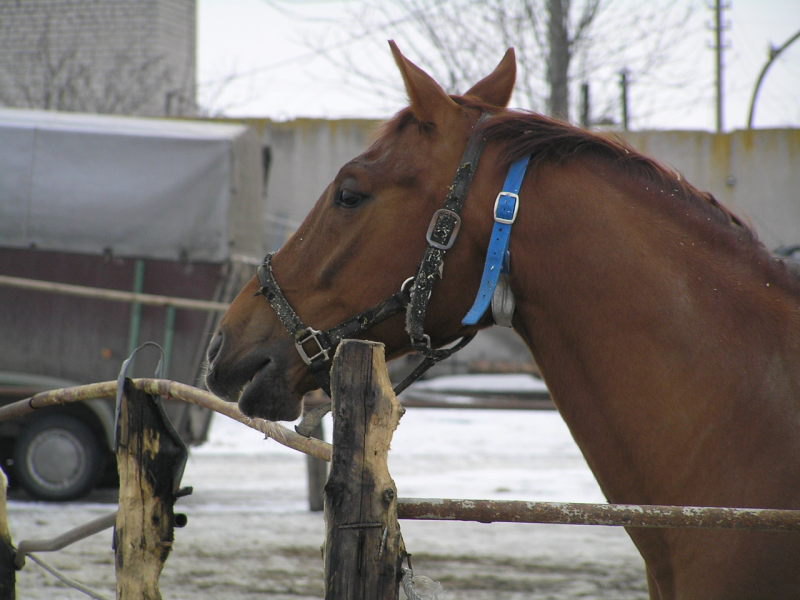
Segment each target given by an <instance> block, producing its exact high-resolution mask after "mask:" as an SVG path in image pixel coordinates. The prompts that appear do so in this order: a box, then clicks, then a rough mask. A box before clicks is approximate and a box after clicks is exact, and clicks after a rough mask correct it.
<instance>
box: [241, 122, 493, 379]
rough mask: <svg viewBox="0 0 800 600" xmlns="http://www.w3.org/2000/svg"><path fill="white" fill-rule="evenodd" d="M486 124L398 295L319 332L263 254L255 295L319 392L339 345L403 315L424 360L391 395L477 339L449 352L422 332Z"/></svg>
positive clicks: (472, 140) (471, 143)
mask: <svg viewBox="0 0 800 600" xmlns="http://www.w3.org/2000/svg"><path fill="white" fill-rule="evenodd" d="M488 118H489V114H488V113H484V114H482V115H481V117H480V118H479V119H478V121H477V123H476V125H475V127H474V129H473V132H472V134H471V135H470V138H469V140H468V141H467V146H466V148H465V150H464V154H463V156H462V157H461V163H460V165H459V167H458V170H457V171H456V174H455V177H454V179H453V183H452V184H451V185H450V188H449V191H448V194H447V197H446V198H445V202H444V206H443V207H442V208H440V209H438V210H437V211H436V212H435V213H434V214H433V217H432V218H431V221H430V225H429V226H428V231H427V234H426V236H425V237H426V239H427V241H428V247H427V248H426V249H425V254H424V255H423V257H422V260H421V261H420V264H419V267H418V269H417V274H416V276H415V277H413V278H409V279H407V280H406V281H404V282H403V284H402V285H401V286H400V290H399V291H398V292H396V293H395V294H393V295H392V296H390V297H389V298H387V299H386V300H384V301H383V302H381V303H379V304H378V305H376V306H374V307H372V308H370V309H367V310H365V311H364V312H362V313H359V314H357V315H355V316H353V317H350V318H349V319H346V320H345V321H343V322H341V323H340V324H339V325H336V326H335V327H332V328H331V329H328V330H325V331H321V330H318V329H314V328H313V327H310V326H308V325H306V324H305V323H304V322H303V321H302V319H301V318H300V317H299V316H298V315H297V313H296V312H295V310H294V309H293V308H292V306H291V305H290V304H289V302H288V300H287V299H286V297H285V296H284V294H283V291H282V290H281V288H280V286H279V285H278V282H277V281H276V280H275V275H274V273H273V272H272V256H273V253H270V254H267V256H266V257H265V258H264V262H263V263H262V264H261V266H259V267H258V281H259V283H260V284H261V288H260V289H259V291H258V292H256V294H257V295H263V296H264V297H265V298H266V299H267V301H268V302H269V304H270V306H271V307H272V309H273V310H274V311H275V314H276V315H277V316H278V319H279V320H280V322H281V323H282V324H283V326H284V327H285V328H286V330H287V331H288V332H289V334H290V335H291V336H292V337H293V339H294V343H295V348H296V349H297V353H298V354H299V355H300V358H301V359H302V360H303V362H304V363H305V364H306V365H308V368H309V370H310V371H311V373H312V374H313V375H314V377H315V378H316V380H317V383H318V384H319V385H320V387H321V388H322V389H323V390H325V392H326V393H328V394H329V395H330V366H331V363H332V361H333V354H334V352H335V351H336V347H337V346H338V345H339V342H341V341H342V340H343V339H345V338H349V337H354V336H356V335H358V334H360V333H363V332H364V331H366V330H368V329H370V328H371V327H373V326H374V325H376V324H378V323H380V322H382V321H385V320H386V319H388V318H390V317H392V316H394V315H396V314H398V313H400V312H403V311H405V312H406V331H407V332H408V335H409V337H410V340H411V347H412V348H413V349H414V350H416V351H418V352H420V353H422V354H423V356H424V358H423V360H422V362H421V363H420V364H419V365H418V366H417V367H416V368H415V369H414V370H413V371H412V372H411V373H410V374H409V375H408V376H407V377H406V378H405V379H404V380H403V381H401V382H400V383H399V384H398V385H397V386H395V389H394V392H395V394H399V393H400V392H401V391H403V390H404V389H405V388H406V387H408V386H409V385H410V384H411V383H413V382H414V381H416V380H417V379H419V378H420V377H421V376H422V375H423V373H425V371H427V370H428V369H430V368H431V367H432V366H433V365H435V364H436V363H437V362H439V361H441V360H444V359H445V358H447V357H449V356H450V355H451V354H453V353H454V352H457V351H458V350H460V349H461V348H463V347H464V346H466V345H467V344H468V343H469V342H470V341H472V339H473V338H474V337H475V333H471V334H467V335H465V336H463V337H462V338H460V339H459V340H458V341H457V342H456V343H455V344H454V345H452V346H450V347H447V348H433V347H431V340H430V337H429V336H428V335H427V334H426V333H425V332H424V326H425V316H426V314H427V311H428V304H429V302H430V298H431V294H432V293H433V284H434V282H435V280H436V279H438V278H441V276H442V269H443V267H444V257H445V255H446V254H447V251H448V250H449V249H450V248H452V246H453V244H454V243H455V241H456V237H457V236H458V231H459V228H460V227H461V210H462V208H463V206H464V200H465V198H466V196H467V191H468V190H469V186H470V184H471V183H472V178H473V176H474V175H475V172H476V171H477V169H478V161H479V160H480V156H481V153H482V152H483V147H484V143H485V140H484V139H483V138H482V137H481V136H480V135H478V134H477V132H478V131H479V128H478V125H480V124H481V123H483V122H484V121H485V120H486V119H488ZM409 284H410V285H409Z"/></svg>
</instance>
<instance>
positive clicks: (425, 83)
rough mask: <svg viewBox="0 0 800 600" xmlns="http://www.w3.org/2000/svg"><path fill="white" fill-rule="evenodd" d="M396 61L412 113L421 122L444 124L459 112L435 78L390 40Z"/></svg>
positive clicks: (456, 105)
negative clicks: (409, 58)
mask: <svg viewBox="0 0 800 600" xmlns="http://www.w3.org/2000/svg"><path fill="white" fill-rule="evenodd" d="M389 47H390V48H391V49H392V55H393V56H394V61H395V62H396V63H397V67H398V68H399V69H400V73H401V74H402V75H403V82H404V83H405V86H406V92H407V93H408V98H409V100H410V101H411V112H413V113H414V116H415V117H417V119H419V120H420V121H421V122H423V123H425V122H428V123H440V124H441V123H442V122H443V121H445V120H446V119H447V116H448V115H451V114H453V113H454V112H455V111H457V110H458V104H456V103H455V102H453V100H452V99H451V98H450V96H448V95H447V93H446V92H445V91H444V90H443V89H442V88H441V86H440V85H439V84H438V83H436V82H435V81H434V80H433V78H432V77H431V76H430V75H428V74H427V73H426V72H425V71H423V70H422V69H420V68H419V67H418V66H417V65H415V64H414V63H412V62H411V61H410V60H408V59H407V58H406V57H405V56H403V54H402V53H401V52H400V49H399V48H398V47H397V44H395V42H394V40H389Z"/></svg>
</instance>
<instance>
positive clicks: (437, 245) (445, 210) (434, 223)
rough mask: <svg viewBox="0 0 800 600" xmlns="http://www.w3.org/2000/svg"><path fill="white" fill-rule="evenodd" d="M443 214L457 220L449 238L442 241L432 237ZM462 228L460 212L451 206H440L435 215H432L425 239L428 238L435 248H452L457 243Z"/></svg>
mask: <svg viewBox="0 0 800 600" xmlns="http://www.w3.org/2000/svg"><path fill="white" fill-rule="evenodd" d="M443 216H448V217H450V218H451V219H453V220H455V224H454V225H453V231H451V232H450V235H449V236H448V237H447V239H446V240H445V241H444V243H442V242H437V241H435V240H433V239H432V237H431V236H432V235H433V233H434V232H435V231H436V226H437V225H438V223H439V218H440V217H443ZM459 229H461V217H460V216H459V215H458V213H456V212H453V211H452V210H450V209H449V208H440V209H439V210H437V211H436V212H435V213H433V217H431V222H430V224H429V225H428V232H427V233H426V234H425V239H426V240H428V244H430V245H431V246H433V247H434V248H438V249H439V250H450V248H452V247H453V244H455V243H456V238H457V237H458V230H459Z"/></svg>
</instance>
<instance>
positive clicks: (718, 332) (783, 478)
mask: <svg viewBox="0 0 800 600" xmlns="http://www.w3.org/2000/svg"><path fill="white" fill-rule="evenodd" d="M392 51H393V53H394V56H395V59H396V62H397V64H398V67H399V69H400V72H401V73H402V76H403V80H404V82H405V85H406V89H407V91H408V95H409V98H410V101H411V105H410V107H409V108H407V109H405V110H403V111H401V112H400V113H399V114H398V115H397V116H395V117H394V119H392V120H391V121H389V122H388V124H387V125H386V126H385V127H384V129H383V130H382V132H381V134H380V135H379V137H378V138H377V140H376V141H375V142H374V144H373V145H372V146H371V147H370V148H369V149H368V150H367V151H366V152H365V153H363V154H362V155H360V156H358V157H356V158H355V159H353V160H351V161H350V162H348V163H347V164H345V165H344V166H343V167H342V168H341V170H340V171H339V174H338V175H337V176H336V178H335V179H334V181H333V182H332V183H331V184H330V185H329V186H328V187H327V189H326V190H325V191H324V192H323V194H322V196H321V197H320V198H319V201H318V202H317V204H316V206H315V208H314V210H313V211H312V212H311V213H310V214H309V215H308V217H307V218H306V219H305V221H304V223H303V224H302V226H301V227H300V228H299V230H298V231H297V232H296V234H295V235H294V236H293V237H292V238H291V239H290V240H289V241H288V242H287V243H286V245H285V246H284V247H283V248H282V249H281V250H280V251H279V252H278V253H277V254H275V256H274V260H272V265H271V270H270V273H271V274H273V275H272V276H273V277H274V280H275V281H277V283H278V284H279V285H280V288H282V293H283V295H284V297H285V299H286V300H287V301H288V305H290V306H291V307H292V309H293V310H294V311H296V315H295V316H297V315H299V318H303V319H307V320H308V321H309V322H310V323H311V324H312V325H313V326H314V327H316V328H320V329H324V328H329V327H332V326H335V325H336V324H337V323H339V322H341V321H343V320H345V319H346V318H347V317H350V316H351V315H354V314H357V313H361V312H362V311H365V310H366V309H368V308H369V307H371V306H373V305H375V304H376V303H379V302H380V301H381V300H382V299H384V298H386V297H388V296H391V295H392V294H395V293H396V292H397V290H398V289H399V288H400V287H401V284H402V282H403V281H404V280H405V279H406V278H408V277H410V276H413V275H414V274H415V272H417V269H418V264H419V263H420V260H421V257H422V256H423V254H424V253H425V252H426V251H427V250H426V249H427V248H428V242H427V241H426V235H425V233H426V230H427V229H428V226H429V223H430V222H431V219H432V215H434V212H435V211H436V210H437V209H440V208H441V206H442V201H443V199H444V198H445V197H446V196H448V194H450V193H451V192H452V190H453V187H455V186H451V181H452V178H453V175H454V173H456V171H457V169H459V160H460V157H461V156H462V152H463V150H464V148H465V147H466V146H467V145H468V141H469V140H472V139H474V138H476V137H478V138H480V139H481V140H482V141H483V142H485V147H484V149H483V154H482V157H481V158H480V162H479V163H478V167H477V170H476V172H475V173H474V177H473V179H472V182H471V184H470V185H469V186H468V192H467V193H466V197H465V200H464V205H463V212H462V214H461V227H460V232H459V233H458V238H457V240H456V242H455V243H454V244H453V245H452V248H451V249H450V250H449V251H447V256H446V260H445V261H444V269H443V271H442V272H441V273H437V275H436V277H434V278H433V279H435V281H434V283H433V284H432V296H431V299H430V305H429V306H428V307H427V311H426V312H425V313H424V331H425V334H426V335H427V336H429V340H430V344H431V346H432V347H434V348H435V347H438V346H441V345H443V344H447V343H450V342H451V341H453V340H455V339H457V338H458V337H460V336H463V335H465V334H469V333H471V332H472V331H474V330H475V329H477V328H480V327H485V326H488V325H490V324H491V322H492V317H491V313H490V312H487V314H486V315H485V316H484V317H483V318H482V319H481V321H480V322H479V323H478V324H477V325H471V326H465V325H462V323H461V319H462V317H463V316H464V314H465V313H466V312H467V310H468V309H469V307H470V305H471V304H472V301H473V298H474V296H475V293H476V289H477V288H478V285H479V282H480V279H481V272H482V270H483V264H484V258H485V255H486V252H487V246H488V244H489V242H488V238H489V235H490V232H491V231H492V227H493V218H492V215H493V209H492V206H493V202H494V201H495V198H496V196H497V195H498V191H499V190H500V189H501V184H502V182H503V178H504V175H505V173H506V169H507V168H508V165H509V164H510V163H511V161H513V160H515V159H517V158H519V157H521V156H525V155H530V157H531V163H530V166H529V168H528V172H527V175H526V177H525V179H524V184H523V186H522V189H521V192H520V194H519V196H520V201H519V204H520V207H519V213H518V217H517V219H516V223H515V224H514V226H513V232H512V234H511V242H510V253H511V257H512V258H511V264H510V267H511V270H510V287H511V290H512V291H513V294H514V295H515V297H516V310H515V311H514V314H513V326H514V329H515V330H516V331H517V332H518V333H519V335H520V336H522V338H524V340H525V341H526V342H527V344H528V346H529V347H530V349H531V351H532V352H533V354H534V356H535V358H536V361H537V363H538V364H539V365H540V368H541V371H542V373H543V375H544V377H545V379H546V381H547V385H548V387H549V388H550V391H551V393H552V397H553V400H554V401H555V403H556V405H557V406H558V409H559V411H560V412H561V414H562V416H563V418H564V419H565V420H566V422H567V423H568V425H569V427H570V429H571V431H572V434H573V436H574V438H575V440H576V442H577V443H578V445H579V446H580V448H581V450H582V452H583V454H584V455H585V457H586V460H587V461H588V463H589V466H590V467H591V468H592V470H593V472H594V474H595V476H596V478H597V480H598V481H599V483H600V485H601V487H602V489H603V491H604V493H605V495H606V496H607V498H608V500H609V501H611V502H618V503H640V504H675V505H696V506H697V505H705V506H737V507H764V508H784V509H789V508H794V509H798V508H800V280H798V278H797V276H795V275H793V274H792V273H790V272H789V270H788V269H787V268H786V266H785V265H784V264H783V262H781V261H780V260H777V259H776V258H774V257H773V256H771V255H770V254H769V253H768V252H767V251H766V250H765V249H764V247H763V246H762V245H761V244H760V243H759V242H758V241H757V239H756V238H755V235H754V234H753V233H752V232H751V231H750V230H749V229H748V228H747V227H746V226H745V225H743V223H742V222H741V221H740V220H738V219H737V218H736V217H735V216H733V215H732V214H731V213H730V212H729V211H727V210H726V209H724V208H723V207H722V206H720V205H719V204H718V203H717V202H716V201H715V200H714V198H713V197H711V196H710V195H708V194H704V193H700V192H698V191H697V190H696V189H695V188H693V187H692V186H691V185H689V184H687V183H686V182H685V181H683V180H682V179H681V178H680V177H679V176H678V175H676V174H675V173H673V172H670V171H668V170H666V169H664V168H662V167H661V166H659V165H658V164H657V163H656V162H654V161H653V160H651V159H649V158H646V157H644V156H642V155H641V154H638V153H637V152H635V151H634V150H632V149H631V148H629V147H627V146H625V145H624V144H622V143H620V142H618V141H613V140H611V139H607V138H605V137H600V136H598V135H594V134H592V133H588V132H586V131H583V130H580V129H577V128H575V127H572V126H569V125H567V124H563V123H559V122H556V121H553V120H551V119H548V118H545V117H542V116H540V115H536V114H529V113H522V112H515V111H510V110H508V109H506V108H505V106H506V104H507V103H508V100H509V97H510V95H511V91H512V87H513V84H514V78H515V65H514V55H513V52H512V51H509V52H508V53H507V54H506V56H505V57H504V59H503V60H502V61H501V63H500V64H499V65H498V67H497V68H496V69H495V71H494V72H493V73H491V74H490V75H489V76H488V77H486V78H485V79H483V80H481V81H480V82H479V83H477V84H476V85H475V86H474V87H472V88H471V89H470V90H469V91H468V92H467V93H466V94H465V95H463V96H448V95H447V94H446V93H445V92H444V91H443V90H442V89H441V88H440V87H439V85H438V84H437V83H436V82H434V81H433V79H431V78H430V77H429V76H428V75H427V74H426V73H424V72H423V71H422V70H420V69H419V68H418V67H416V66H415V65H414V64H412V63H411V62H409V61H408V60H407V59H406V58H404V57H403V56H402V55H401V54H400V52H399V51H398V50H397V48H396V47H395V46H394V45H392ZM487 114H488V118H484V119H482V120H481V121H480V123H479V122H478V121H479V119H480V118H481V116H482V115H487ZM466 162H467V163H468V165H467V166H470V165H472V166H474V161H473V162H472V163H470V161H466ZM463 164H464V163H462V166H463ZM459 170H460V169H459ZM444 245H447V244H444ZM268 267H269V265H268ZM440 275H441V276H440ZM266 279H268V278H265V277H264V276H263V273H262V277H261V281H260V282H259V280H258V279H257V278H254V279H253V280H252V281H251V282H250V283H249V284H248V285H247V286H246V287H245V288H244V289H243V290H242V292H241V293H240V295H239V296H238V297H237V298H236V299H235V300H234V302H233V303H232V305H231V307H230V309H229V310H228V312H227V314H226V315H225V317H224V319H223V320H222V324H221V326H220V329H219V332H218V333H217V336H216V337H215V339H214V340H213V341H212V344H211V347H210V348H209V367H210V370H209V374H208V385H209V387H210V388H211V389H212V390H213V391H215V392H216V393H218V394H219V395H220V396H223V397H225V398H228V399H229V400H232V401H233V400H236V399H239V403H240V406H241V408H242V410H243V411H244V412H246V413H248V414H251V415H259V416H264V417H266V418H271V419H294V418H296V417H297V416H298V415H299V414H300V412H301V402H302V400H301V398H302V396H303V394H304V392H307V391H309V390H311V389H313V388H315V387H317V386H318V384H317V383H316V382H315V379H314V378H313V377H312V374H311V373H310V369H309V367H308V366H307V365H306V363H305V362H304V361H303V360H301V357H300V355H299V354H298V352H296V350H295V341H296V340H294V339H292V336H291V335H290V334H289V333H287V332H286V330H285V328H286V327H287V326H289V325H291V323H292V320H291V318H287V317H286V315H285V314H283V315H278V316H276V312H275V310H273V309H272V308H270V306H269V305H268V304H267V303H266V302H265V299H264V298H262V297H260V295H261V294H263V293H267V295H269V296H273V295H274V294H273V293H272V292H269V291H267V292H265V289H267V286H265V280H266ZM429 279H430V277H429ZM418 285H420V284H419V282H415V283H414V284H413V286H414V287H416V286H418ZM412 291H413V290H412ZM278 312H283V309H280V308H279V309H278ZM392 314H393V315H394V316H390V317H389V318H387V319H385V320H383V321H380V322H376V323H375V324H374V325H372V324H370V325H369V326H368V329H367V330H366V331H358V332H357V333H356V334H355V335H357V336H361V337H369V338H370V339H374V340H379V341H382V342H384V343H385V344H386V348H387V354H388V356H390V357H393V356H398V355H401V354H403V353H405V352H407V351H408V350H409V349H410V348H411V347H412V342H410V341H409V335H408V334H407V333H406V331H405V327H404V319H403V316H402V315H401V314H394V313H392ZM279 316H280V318H278V317H279ZM287 323H289V325H287ZM312 342H314V343H312V344H311V348H310V349H309V347H308V342H307V341H306V342H304V343H305V344H306V348H305V351H304V354H312V353H317V352H318V351H319V348H318V347H317V346H318V345H319V344H318V343H317V341H316V340H312ZM629 534H630V536H631V538H632V539H633V541H634V543H635V544H636V546H637V547H638V549H639V551H640V552H641V554H642V556H643V557H644V560H645V563H646V568H647V575H648V582H649V586H650V595H651V597H652V598H659V599H667V598H688V599H704V600H707V599H712V598H714V599H725V600H730V599H734V598H741V599H745V598H746V599H749V600H752V599H754V598H763V599H770V600H775V599H784V598H800V536H798V535H797V534H793V533H755V532H740V531H719V530H717V531H710V530H691V529H635V528H631V529H629Z"/></svg>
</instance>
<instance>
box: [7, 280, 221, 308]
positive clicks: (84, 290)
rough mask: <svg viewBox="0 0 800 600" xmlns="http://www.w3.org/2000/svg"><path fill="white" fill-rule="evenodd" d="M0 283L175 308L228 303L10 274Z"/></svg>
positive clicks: (39, 290)
mask: <svg viewBox="0 0 800 600" xmlns="http://www.w3.org/2000/svg"><path fill="white" fill-rule="evenodd" d="M0 285H5V286H9V287H16V288H22V289H26V290H35V291H37V292H51V293H56V294H67V295H70V296H82V297H84V298H95V299H99V300H113V301H116V302H138V303H139V304H149V305H151V306H174V307H175V308H188V309H191V310H211V311H224V310H227V309H228V305H227V304H226V303H224V302H212V301H211V300H196V299H194V298H178V297H176V296H159V295H157V294H142V293H137V292H126V291H123V290H111V289H108V288H98V287H90V286H85V285H73V284H71V283H56V282H52V281H42V280H39V279H27V278H25V277H12V276H10V275H0Z"/></svg>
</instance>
